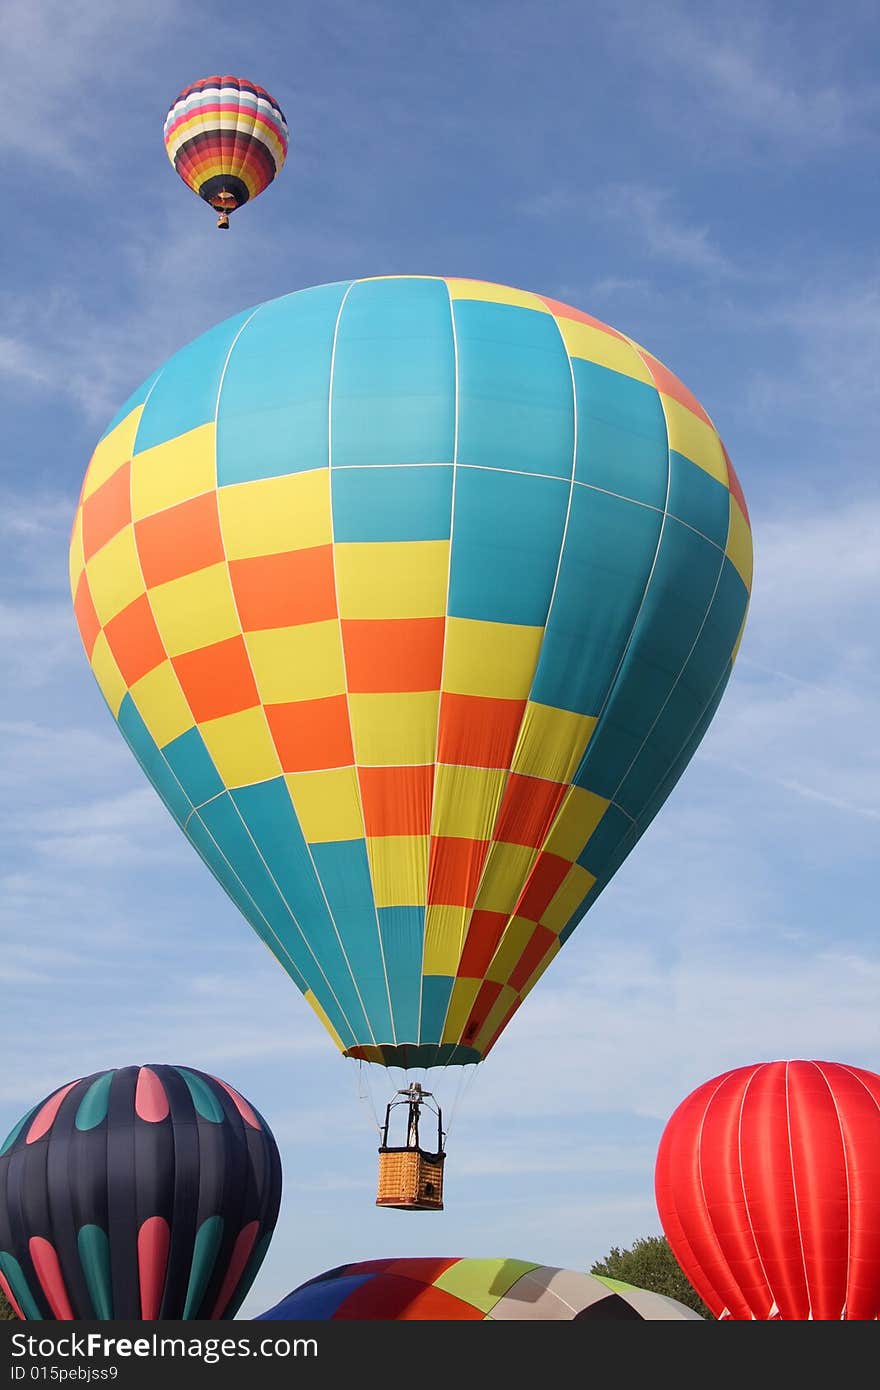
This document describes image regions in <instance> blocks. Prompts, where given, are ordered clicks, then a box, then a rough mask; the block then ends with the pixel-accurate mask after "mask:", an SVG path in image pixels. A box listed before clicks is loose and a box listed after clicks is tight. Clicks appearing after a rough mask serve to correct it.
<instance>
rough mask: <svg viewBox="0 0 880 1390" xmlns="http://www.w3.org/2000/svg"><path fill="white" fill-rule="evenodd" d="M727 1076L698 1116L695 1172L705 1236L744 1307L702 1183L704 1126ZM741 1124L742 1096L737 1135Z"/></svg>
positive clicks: (707, 1100)
mask: <svg viewBox="0 0 880 1390" xmlns="http://www.w3.org/2000/svg"><path fill="white" fill-rule="evenodd" d="M729 1075H730V1073H728V1072H725V1073H724V1075H723V1076H720V1077H718V1078H716V1079H717V1085H716V1086H715V1089H714V1090H713V1091H711V1092H710V1093H709V1094H708V1095H707V1096H706V1101H705V1105H704V1106H703V1110H702V1114H701V1115H700V1119H699V1125H698V1138H697V1171H698V1173H699V1177H700V1199H701V1216H702V1220H703V1222H704V1224H705V1227H706V1232H707V1234H708V1235H709V1237H710V1239H711V1242H712V1245H713V1246H714V1249H715V1253H716V1258H717V1259H718V1260H719V1262H720V1263H723V1264H724V1265H725V1266H726V1267H727V1274H728V1277H729V1281H730V1285H731V1287H732V1288H733V1289H734V1290H735V1291H736V1293H737V1294H738V1295H739V1298H740V1300H741V1302H742V1303H743V1305H746V1306H747V1300H746V1298H745V1295H744V1294H743V1291H742V1289H741V1288H740V1285H739V1280H738V1279H736V1278H735V1277H734V1275H733V1272H732V1271H731V1270H730V1267H729V1264H728V1262H727V1256H726V1254H725V1250H724V1243H723V1241H722V1239H721V1237H720V1235H719V1234H718V1230H717V1227H716V1225H715V1222H714V1221H713V1220H712V1215H711V1212H710V1210H709V1203H708V1201H707V1199H706V1184H705V1181H704V1178H703V1138H704V1135H705V1130H706V1124H707V1121H708V1119H709V1112H710V1110H711V1108H712V1103H713V1101H715V1100H717V1098H718V1094H719V1092H720V1091H721V1089H722V1087H723V1085H724V1082H725V1081H726V1080H727V1079H728V1077H729ZM741 1123H742V1095H741V1096H740V1115H739V1119H738V1121H737V1125H738V1129H737V1132H738V1133H739V1127H740V1126H741ZM740 1183H741V1184H742V1166H741V1165H740ZM743 1201H744V1202H745V1189H744V1188H743ZM746 1214H747V1216H748V1205H747V1204H746ZM749 1226H750V1229H752V1231H753V1238H754V1229H753V1227H752V1223H751V1220H749ZM755 1248H756V1250H757V1242H756V1245H755ZM698 1267H699V1262H698ZM728 1292H729V1290H728ZM718 1301H719V1302H722V1299H721V1298H720V1297H719V1298H718ZM729 1312H730V1308H729V1303H727V1302H725V1303H724V1307H723V1308H722V1311H721V1314H720V1315H719V1316H720V1317H721V1318H723V1317H724V1315H725V1313H728V1314H729Z"/></svg>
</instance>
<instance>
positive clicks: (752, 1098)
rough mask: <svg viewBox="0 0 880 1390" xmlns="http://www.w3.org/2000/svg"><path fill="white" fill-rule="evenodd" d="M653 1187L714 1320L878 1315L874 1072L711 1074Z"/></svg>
mask: <svg viewBox="0 0 880 1390" xmlns="http://www.w3.org/2000/svg"><path fill="white" fill-rule="evenodd" d="M655 1186H656V1196H657V1209H658V1211H659V1213H660V1220H661V1222H662V1224H663V1229H664V1231H665V1232H666V1237H667V1239H668V1241H669V1244H670V1246H671V1247H672V1251H673V1253H674V1255H675V1257H676V1259H677V1260H678V1263H679V1264H680V1265H681V1268H682V1269H683V1271H684V1273H685V1274H686V1275H687V1278H688V1279H689V1280H690V1282H691V1284H693V1286H694V1288H695V1289H696V1290H697V1292H698V1293H699V1294H700V1297H701V1298H702V1299H703V1300H704V1301H705V1303H706V1304H707V1305H708V1307H709V1308H710V1309H711V1310H712V1312H713V1313H714V1314H715V1315H716V1317H719V1318H733V1319H760V1320H762V1321H764V1320H767V1319H782V1320H807V1319H811V1320H818V1319H822V1320H834V1321H837V1320H839V1319H841V1318H845V1319H850V1320H852V1319H860V1320H865V1319H868V1320H874V1319H877V1318H878V1317H880V1076H877V1075H875V1074H874V1073H873V1072H869V1071H864V1070H863V1069H862V1068H860V1067H850V1066H844V1065H842V1064H841V1063H837V1062H804V1061H788V1062H785V1061H782V1062H759V1063H756V1064H755V1065H754V1066H746V1067H737V1068H736V1069H735V1070H733V1071H729V1072H725V1073H723V1075H721V1076H716V1077H714V1078H713V1079H712V1080H711V1081H706V1082H704V1084H703V1085H702V1086H698V1087H697V1089H696V1090H695V1091H693V1092H692V1093H691V1094H690V1095H689V1096H688V1097H687V1098H686V1099H685V1100H683V1101H682V1102H681V1105H679V1107H678V1109H677V1110H676V1111H675V1113H674V1114H673V1115H672V1117H671V1119H670V1120H669V1123H668V1124H667V1126H666V1128H665V1130H664V1132H663V1137H662V1139H661V1142H660V1147H659V1150H658V1153H657V1163H656V1174H655Z"/></svg>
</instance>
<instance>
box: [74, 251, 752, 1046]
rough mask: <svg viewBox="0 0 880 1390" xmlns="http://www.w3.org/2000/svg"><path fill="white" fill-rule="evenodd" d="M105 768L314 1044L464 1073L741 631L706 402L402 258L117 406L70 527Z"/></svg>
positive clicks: (333, 288)
mask: <svg viewBox="0 0 880 1390" xmlns="http://www.w3.org/2000/svg"><path fill="white" fill-rule="evenodd" d="M70 559H71V585H72V590H73V594H74V606H75V610H76V616H77V621H78V623H79V628H80V632H81V634H82V639H83V643H84V645H85V649H86V653H87V655H88V658H89V661H90V662H91V665H92V669H93V671H94V673H95V677H96V679H97V681H98V684H99V685H100V687H101V690H102V691H103V693H104V696H105V698H106V700H107V703H108V704H109V706H110V709H111V711H112V713H113V715H114V717H115V719H116V720H117V723H118V725H119V728H120V730H121V731H122V734H123V736H124V737H125V739H126V741H127V742H128V744H129V746H130V748H131V749H132V752H133V753H134V755H135V757H136V758H137V760H138V762H139V763H140V764H141V766H142V768H143V769H144V771H145V772H146V774H147V776H148V777H149V779H150V780H151V782H152V783H153V785H154V787H155V788H156V790H157V791H158V793H159V795H160V796H161V797H162V800H163V801H164V802H165V804H166V806H167V807H168V809H169V810H170V812H171V814H172V815H173V816H174V818H175V819H176V820H177V822H178V824H179V825H180V827H181V829H182V830H183V832H184V834H185V835H186V836H187V838H188V839H189V840H190V841H191V843H192V844H193V846H194V847H195V849H196V850H197V851H198V853H199V854H200V855H201V856H202V858H203V859H204V860H205V862H206V863H207V864H208V866H209V867H210V869H211V870H212V871H213V873H214V874H215V875H216V877H217V878H218V879H219V881H220V883H221V884H222V885H223V887H224V888H225V889H226V891H227V892H228V894H229V896H230V897H231V898H232V899H233V901H234V902H235V903H236V904H237V905H238V907H239V908H240V909H241V911H242V913H243V914H244V916H245V917H246V918H247V920H248V921H249V922H250V924H251V925H252V927H253V928H254V930H255V931H256V932H257V933H258V935H259V936H261V937H262V938H263V940H264V941H265V942H266V944H267V945H268V946H269V948H270V949H271V950H272V951H273V953H274V954H275V955H276V956H277V958H278V959H279V960H280V961H281V963H282V965H283V966H284V968H285V969H286V970H287V972H288V973H289V975H290V976H291V978H292V979H293V980H294V981H295V982H296V984H297V985H298V986H299V987H300V989H301V990H302V991H303V993H304V994H305V995H306V998H307V999H308V1000H309V1002H310V1004H311V1005H312V1007H313V1008H314V1009H315V1011H316V1012H317V1013H318V1015H319V1016H320V1018H321V1019H322V1021H323V1022H324V1024H325V1025H326V1027H327V1029H328V1030H329V1032H330V1033H331V1035H332V1036H333V1038H334V1040H335V1041H336V1043H337V1044H338V1046H339V1047H340V1048H341V1049H342V1050H343V1051H344V1052H345V1053H346V1054H347V1055H349V1056H354V1057H358V1058H362V1059H366V1060H368V1061H371V1062H380V1063H383V1064H385V1065H406V1066H431V1065H435V1064H440V1063H450V1062H451V1063H465V1062H475V1061H479V1060H481V1059H482V1058H483V1057H484V1056H485V1055H486V1053H487V1052H488V1051H489V1049H490V1048H491V1047H492V1045H493V1043H494V1042H495V1040H496V1039H497V1038H498V1036H499V1034H500V1033H501V1031H502V1030H503V1028H504V1027H505V1026H506V1024H507V1023H508V1021H509V1020H510V1018H511V1017H512V1015H513V1014H514V1013H515V1011H516V1009H517V1008H518V1007H519V1005H520V1003H521V1002H522V1000H523V999H524V998H525V996H526V995H527V994H528V992H529V990H530V989H531V988H532V986H533V985H534V984H535V982H536V981H537V980H538V978H539V977H540V975H541V974H542V973H543V971H544V970H545V969H546V968H547V966H548V964H549V963H550V961H551V960H552V959H553V957H554V956H555V955H556V953H557V952H558V951H559V948H560V947H561V945H562V944H563V942H564V941H565V940H566V938H567V937H568V936H569V935H570V934H571V932H572V931H573V930H574V928H575V926H576V925H577V923H578V922H579V921H580V920H581V918H582V917H583V915H584V913H585V912H586V911H587V910H588V909H589V907H590V906H591V905H592V903H593V902H594V901H595V900H596V898H597V897H598V895H599V893H601V891H602V890H603V888H604V887H605V886H606V884H607V883H608V882H609V880H610V879H611V877H612V875H613V874H614V872H615V870H616V869H617V868H618V867H619V866H620V864H621V863H622V862H623V860H624V859H625V858H626V856H627V854H628V853H629V851H630V850H631V849H632V848H633V846H634V845H635V844H636V842H637V840H638V839H639V837H640V836H641V834H642V832H643V831H644V830H645V828H646V826H647V825H648V824H649V822H650V821H651V820H652V819H653V817H654V816H655V815H656V813H657V811H658V810H659V809H660V807H661V806H662V804H663V802H664V801H665V799H666V797H667V796H668V794H669V792H670V791H671V790H672V788H673V786H674V785H675V783H676V782H677V780H678V778H679V777H680V775H681V773H682V772H683V770H684V768H685V767H686V765H687V763H688V761H689V759H690V757H691V756H692V754H693V752H694V750H695V749H696V747H697V745H698V744H699V742H700V739H701V738H702V736H703V734H704V733H705V731H706V728H707V726H708V724H709V722H710V720H711V718H712V716H713V714H714V712H715V710H716V708H717V706H718V703H719V701H720V699H721V696H722V693H723V691H724V688H725V685H726V683H727V680H728V677H729V675H730V671H731V667H732V663H733V659H734V657H735V654H736V651H737V648H738V645H739V642H740V639H741V636H742V631H743V627H744V623H745V616H746V609H747V606H748V596H749V588H750V583H751V567H752V547H751V533H750V529H749V522H748V515H747V511H746V505H745V501H744V499H743V494H742V491H741V489H740V486H739V483H738V481H737V478H736V474H735V473H734V471H733V468H732V466H731V464H730V461H729V459H728V457H727V454H726V452H725V450H724V447H723V445H722V443H721V440H720V439H719V437H718V434H717V433H716V430H715V428H714V426H713V425H712V422H711V420H710V419H709V417H708V415H707V414H706V412H705V411H704V410H703V408H702V407H701V406H700V405H699V404H698V402H697V401H696V400H695V399H694V397H693V396H692V395H691V393H690V392H689V391H688V390H687V388H686V387H685V386H683V385H682V383H681V382H680V381H679V380H678V379H677V378H676V377H675V376H673V374H672V373H671V372H669V371H668V370H667V369H666V368H665V367H664V366H662V364H661V363H660V362H658V361H657V359H656V358H654V357H653V356H652V355H651V354H650V353H648V352H646V351H645V350H644V349H643V348H641V347H639V346H638V345H637V344H635V343H633V342H632V341H631V340H630V339H629V338H627V337H626V336H625V335H624V334H622V333H619V332H617V331H616V330H615V329H613V328H609V327H608V326H607V325H606V324H603V323H600V322H599V321H598V320H596V319H593V318H591V317H590V316H589V315H587V314H584V313H582V312H580V311H579V310H577V309H572V308H569V307H568V306H567V305H564V304H560V303H557V302H555V301H553V300H550V299H546V298H542V297H540V296H538V295H535V294H529V293H526V292H524V291H520V290H514V289H508V288H505V287H504V286H501V285H492V284H487V283H484V282H481V281H473V280H458V279H441V278H434V277H418V276H401V277H385V278H379V279H370V280H356V281H346V282H344V283H340V284H332V285H321V286H318V287H316V288H314V289H307V290H301V291H299V292H297V293H295V294H290V295H287V296H284V297H282V298H280V299H275V300H270V301H268V302H267V303H265V304H261V305H259V306H258V307H257V308H256V309H252V310H249V311H247V312H246V313H241V314H237V315H236V316H235V317H233V318H231V319H228V320H226V322H224V323H222V324H220V325H219V326H218V327H216V328H214V329H212V330H211V331H210V332H208V333H205V334H203V335H202V337H200V338H198V339H196V341H195V342H193V343H191V344H189V346H188V347H185V348H183V349H182V350H181V351H180V352H178V353H177V354H176V355H175V356H174V357H172V358H171V359H170V360H169V361H168V362H167V363H166V364H165V366H164V367H162V368H161V369H160V370H159V371H158V372H156V373H155V374H154V375H153V376H152V377H150V378H149V380H148V381H146V382H145V383H144V385H143V386H142V387H141V388H140V390H138V391H137V392H135V394H134V395H133V396H132V397H131V399H130V400H129V401H128V402H127V404H126V405H125V406H124V407H123V408H122V410H121V411H120V412H119V414H118V415H117V417H116V418H115V419H114V421H113V422H112V423H111V425H110V427H109V428H108V430H107V431H106V433H105V434H104V436H103V438H102V439H101V441H100V442H99V444H98V446H97V448H96V450H95V453H94V455H93V457H92V460H91V463H90V465H89V468H88V472H87V474H86V478H85V483H84V486H83V492H82V499H81V502H80V506H79V509H78V511H77V514H76V520H75V523H74V528H73V537H72V542H71V551H70Z"/></svg>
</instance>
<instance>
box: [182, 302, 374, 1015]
mask: <svg viewBox="0 0 880 1390" xmlns="http://www.w3.org/2000/svg"><path fill="white" fill-rule="evenodd" d="M355 283H356V282H355V281H352V282H351V283H350V284H349V286H348V289H347V290H346V292H345V295H344V296H343V301H342V302H343V303H344V302H345V298H346V297H347V295H348V293H349V291H350V290H351V288H352V286H353V285H354V284H355ZM258 307H263V306H258ZM340 312H341V310H340ZM252 317H253V315H252ZM249 322H250V320H249ZM239 336H240V335H239ZM236 341H237V339H236ZM233 346H234V344H233ZM230 356H231V350H230ZM228 361H229V358H227V365H228ZM224 376H225V368H224ZM221 387H222V381H221ZM219 406H220V391H219V390H218V393H217V408H216V412H215V449H216V420H217V419H219ZM224 549H225V546H224ZM226 564H227V571H228V569H229V561H228V558H227V561H226ZM233 603H234V605H235V608H236V612H238V606H237V603H236V602H235V598H234V595H233ZM248 662H249V664H250V665H251V673H252V674H253V665H252V663H251V662H250V655H249V654H248ZM260 709H261V711H262V713H263V717H264V719H266V715H265V706H264V703H263V701H262V700H261V701H260ZM266 723H267V729H268V720H266ZM270 739H271V731H270ZM273 746H274V744H273ZM288 794H289V793H288ZM233 805H234V806H235V810H236V813H237V814H238V817H239V819H240V820H241V821H242V824H243V826H244V829H245V831H246V833H247V835H248V838H249V839H250V840H251V843H252V844H253V845H254V848H255V850H256V852H257V854H258V856H259V858H260V860H261V862H262V863H263V865H264V868H265V869H266V873H267V875H268V876H269V878H270V879H271V881H272V883H273V885H274V887H275V889H276V891H277V893H278V895H279V897H280V898H281V901H282V902H283V904H284V906H285V908H286V910H287V912H288V915H289V916H290V918H291V921H292V922H293V924H294V926H295V927H296V929H297V931H298V932H299V934H300V936H301V937H302V940H303V944H304V945H305V947H306V949H307V951H308V953H309V955H310V956H311V957H312V960H313V961H314V964H315V966H316V967H317V971H318V976H319V977H320V979H323V981H324V984H325V985H326V987H327V991H328V993H329V995H330V997H331V998H332V999H333V1000H334V1002H335V1003H336V1006H337V1008H338V1009H339V1012H340V1014H341V1015H342V1018H343V1019H344V1021H345V1023H346V1024H347V1026H348V1028H349V1030H350V1032H351V1034H352V1038H353V1040H354V1041H356V1040H357V1031H358V1030H357V1029H356V1028H355V1027H354V1026H353V1025H352V1023H351V1020H350V1018H349V1017H348V1014H347V1012H346V1010H345V1009H344V1008H343V1006H342V1004H341V1003H340V1001H339V999H338V997H337V994H336V991H335V990H334V988H333V985H332V983H331V979H330V976H329V975H328V974H327V973H326V971H325V970H324V968H323V966H322V965H321V964H320V962H319V960H318V958H317V956H316V955H315V952H314V950H313V948H312V945H311V943H310V941H309V939H308V936H307V935H306V933H305V932H304V931H303V929H302V927H301V926H300V923H299V921H298V919H297V917H296V916H295V914H294V912H293V909H292V908H291V906H290V904H289V903H288V902H287V898H286V895H285V894H284V893H283V892H282V890H281V887H280V885H279V884H278V883H277V881H276V879H275V876H274V875H273V874H272V872H271V871H270V869H269V866H268V864H267V863H266V861H265V859H264V858H263V855H262V853H261V851H260V849H259V847H258V846H257V844H256V841H255V840H254V837H253V835H252V834H251V831H250V828H249V826H248V825H247V823H246V822H245V821H244V818H243V816H242V815H241V812H240V810H239V808H238V806H237V805H236V804H235V802H234V801H233ZM294 813H295V811H294ZM202 823H203V824H204V822H202ZM205 828H206V830H207V826H205ZM208 833H209V835H210V836H211V839H212V840H213V841H214V843H215V845H216V844H217V841H216V840H215V839H214V836H213V835H212V834H211V832H210V831H208ZM303 841H304V845H305V848H306V851H307V853H308V856H309V860H310V862H311V865H312V868H313V870H314V873H315V879H316V882H317V884H318V888H319V890H320V892H321V896H322V898H323V900H324V904H325V907H326V909H327V913H328V916H329V919H330V923H331V925H332V927H333V931H334V934H335V936H336V940H337V942H338V945H339V949H340V952H341V954H342V957H343V960H344V961H345V965H346V968H347V970H348V972H349V977H350V979H351V982H352V986H353V988H354V992H355V997H356V998H357V999H358V1002H359V1003H360V1006H361V1009H362V1012H363V1015H364V1019H365V1021H366V1024H367V1028H368V1029H369V1030H370V1034H371V1036H373V1030H372V1026H371V1023H370V1019H369V1016H368V1014H367V1011H366V1007H365V1005H364V1001H363V999H362V996H361V992H360V987H359V986H358V983H357V979H356V977H355V973H354V971H353V970H352V968H351V963H350V961H349V959H348V955H347V952H346V950H345V945H344V942H343V939H342V935H341V933H340V931H339V928H338V925H337V923H336V918H335V914H334V913H333V911H332V909H331V907H330V902H329V899H328V897H327V893H326V890H325V888H324V884H323V882H322V880H321V876H320V874H319V872H318V868H317V865H316V864H315V860H314V855H313V853H312V848H311V846H310V845H309V843H308V841H307V840H306V839H305V836H303ZM218 850H219V846H218ZM221 853H222V851H221ZM223 857H224V858H225V855H224V856H223ZM228 862H229V861H228V860H227V863H228ZM209 867H210V865H209ZM231 868H232V866H231V865H230V869H231ZM233 872H234V871H233ZM245 891H246V892H247V890H245ZM247 895H248V897H251V895H250V893H248V894H247ZM251 901H253V899H251ZM260 915H261V916H263V914H262V913H261V914H260ZM264 920H266V919H265V917H264ZM267 925H268V923H267ZM270 931H271V934H272V935H273V936H274V937H275V939H276V940H279V938H278V937H277V934H276V933H275V932H274V930H273V929H272V928H271V927H270ZM285 954H286V955H287V956H288V959H290V956H289V953H288V952H287V951H286V950H285ZM307 983H308V982H307ZM309 987H311V986H309ZM374 1042H375V1037H374Z"/></svg>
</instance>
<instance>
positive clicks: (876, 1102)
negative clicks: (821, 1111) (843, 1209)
mask: <svg viewBox="0 0 880 1390" xmlns="http://www.w3.org/2000/svg"><path fill="white" fill-rule="evenodd" d="M817 1065H819V1064H818V1063H817ZM840 1065H842V1066H843V1070H844V1071H846V1072H848V1073H849V1075H850V1076H851V1077H852V1078H853V1080H854V1081H855V1082H856V1083H857V1084H858V1085H859V1086H861V1088H862V1090H863V1091H864V1092H865V1094H866V1095H867V1096H868V1098H869V1099H870V1101H871V1103H872V1104H873V1106H874V1109H875V1111H876V1112H877V1121H878V1122H880V1099H878V1097H877V1096H876V1095H875V1094H874V1092H873V1091H872V1090H871V1088H870V1087H869V1086H868V1085H866V1083H865V1080H864V1076H863V1075H862V1072H861V1069H860V1068H855V1067H851V1066H845V1065H843V1064H840ZM844 1156H845V1161H846V1165H847V1190H848V1192H849V1174H850V1152H849V1148H848V1147H847V1146H846V1145H844ZM852 1157H853V1158H855V1154H853V1155H852ZM848 1215H849V1217H850V1221H849V1229H848V1233H847V1239H848V1245H849V1248H850V1249H849V1256H848V1259H847V1290H846V1301H845V1303H844V1308H843V1314H842V1315H843V1316H845V1315H846V1314H847V1313H848V1308H849V1289H850V1282H851V1277H850V1276H851V1260H852V1255H851V1246H852V1227H853V1218H854V1216H855V1206H854V1204H853V1205H852V1206H851V1207H850V1210H849V1212H848ZM877 1304H878V1301H877V1300H875V1305H874V1306H875V1311H874V1319H873V1320H874V1321H877V1320H878V1318H880V1308H878V1306H877Z"/></svg>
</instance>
